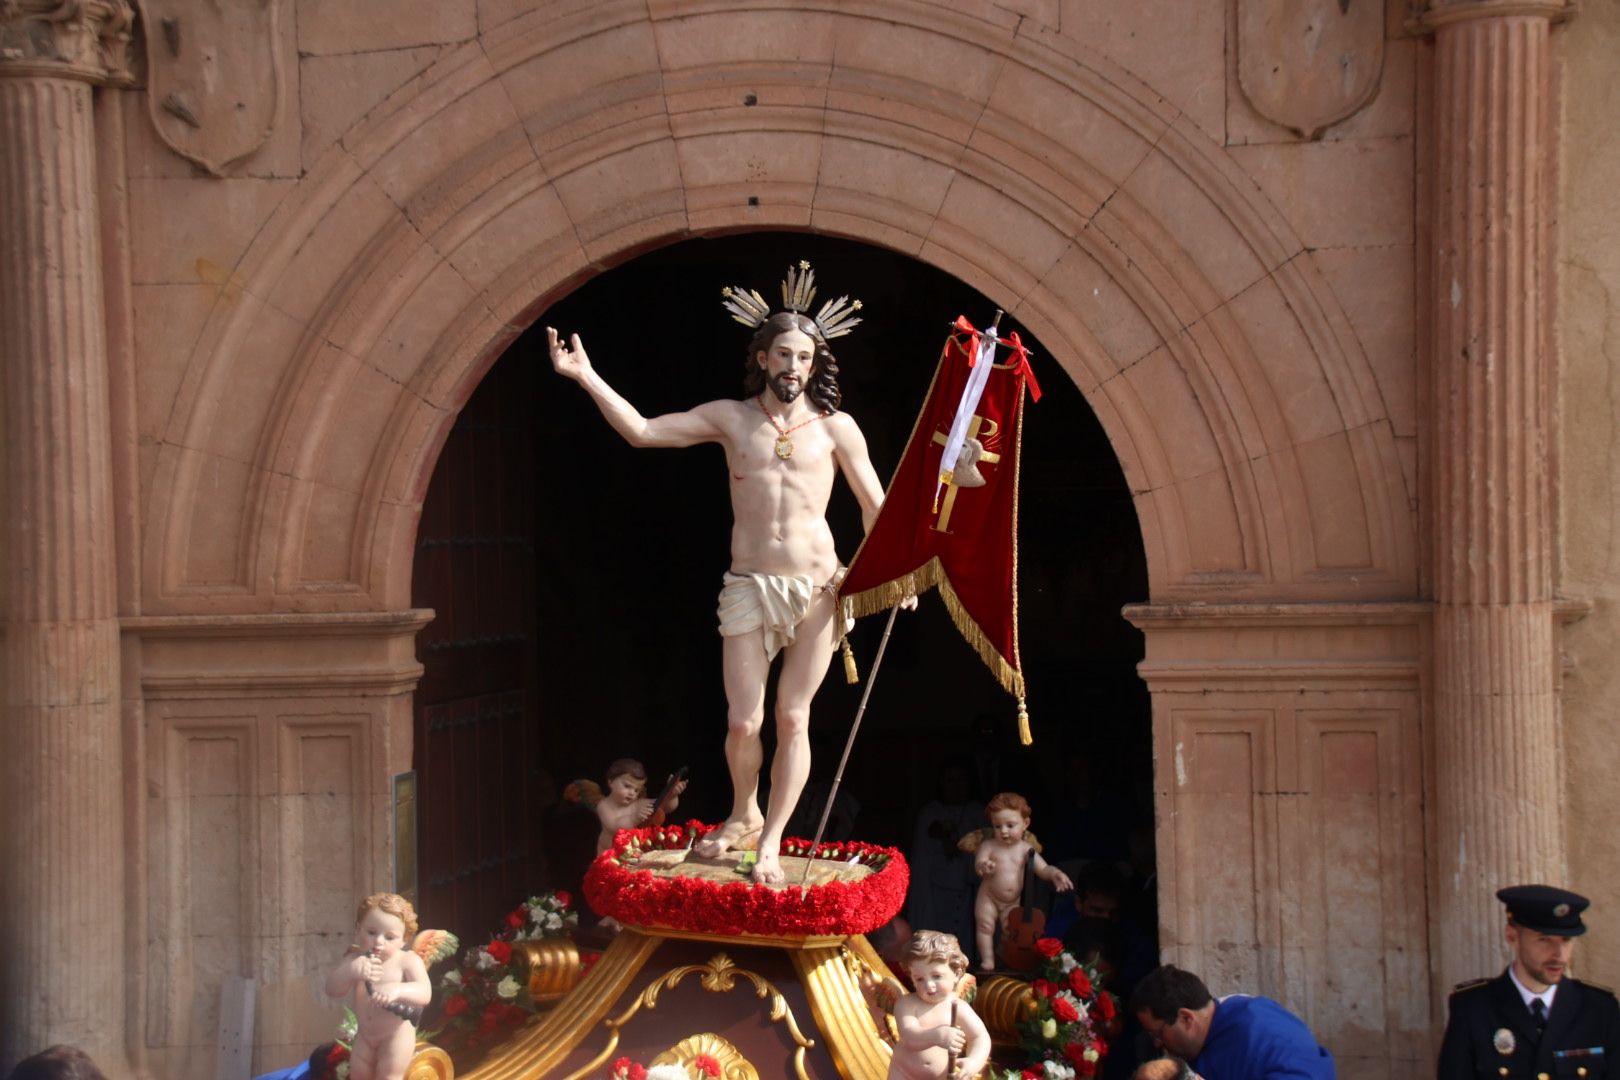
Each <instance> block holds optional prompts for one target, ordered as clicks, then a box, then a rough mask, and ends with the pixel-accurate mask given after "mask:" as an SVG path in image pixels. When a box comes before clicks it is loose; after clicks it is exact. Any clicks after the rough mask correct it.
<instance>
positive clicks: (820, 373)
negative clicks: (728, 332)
mask: <svg viewBox="0 0 1620 1080" xmlns="http://www.w3.org/2000/svg"><path fill="white" fill-rule="evenodd" d="M789 330H798V331H800V332H802V333H804V334H805V335H807V336H808V337H809V338H810V340H811V341H813V342H815V344H816V362H815V370H814V371H813V372H812V374H811V375H810V381H809V383H808V384H807V385H806V386H805V393H806V394H808V395H809V396H810V400H811V401H812V402H814V403H815V405H816V407H817V408H819V409H821V410H822V411H823V412H830V413H834V412H837V411H838V407H839V406H840V405H842V404H843V403H844V395H843V392H842V391H840V390H839V389H838V361H837V360H836V359H835V358H834V357H833V354H832V350H831V349H829V348H828V347H827V339H826V338H824V337H822V336H821V328H820V327H819V326H817V325H816V321H815V320H814V319H812V318H810V317H809V316H807V315H800V314H799V313H798V312H796V311H779V312H777V313H776V314H775V315H772V316H771V317H770V318H768V319H766V320H765V321H764V322H762V323H760V324H759V329H758V330H755V331H754V336H753V338H752V339H750V340H749V342H748V356H747V358H746V359H745V360H744V361H743V396H744V397H758V396H759V395H760V394H761V393H763V392H764V390H765V386H766V384H767V383H768V382H769V381H770V378H769V376H768V375H767V374H766V373H765V369H764V368H762V367H760V366H759V354H760V353H762V352H769V351H770V348H771V346H772V345H774V344H776V339H777V338H779V337H781V336H782V335H783V334H785V333H787V332H788V331H789Z"/></svg>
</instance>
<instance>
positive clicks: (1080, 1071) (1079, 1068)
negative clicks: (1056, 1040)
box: [1074, 1058, 1097, 1076]
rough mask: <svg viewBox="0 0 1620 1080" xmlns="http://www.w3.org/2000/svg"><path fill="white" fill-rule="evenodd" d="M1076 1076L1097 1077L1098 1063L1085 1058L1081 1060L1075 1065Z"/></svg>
mask: <svg viewBox="0 0 1620 1080" xmlns="http://www.w3.org/2000/svg"><path fill="white" fill-rule="evenodd" d="M1074 1075H1076V1076H1096V1075H1097V1063H1096V1062H1095V1061H1087V1060H1086V1059H1085V1058H1081V1059H1080V1060H1079V1061H1077V1062H1075V1063H1074Z"/></svg>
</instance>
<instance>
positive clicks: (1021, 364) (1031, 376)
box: [952, 315, 1041, 401]
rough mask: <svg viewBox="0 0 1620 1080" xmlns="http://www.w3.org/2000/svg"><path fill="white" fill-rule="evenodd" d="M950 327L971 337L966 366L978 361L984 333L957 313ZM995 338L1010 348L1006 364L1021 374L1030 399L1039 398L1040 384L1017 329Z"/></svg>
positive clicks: (1035, 399)
mask: <svg viewBox="0 0 1620 1080" xmlns="http://www.w3.org/2000/svg"><path fill="white" fill-rule="evenodd" d="M952 328H953V329H955V330H956V331H957V332H959V333H963V334H967V335H968V336H969V337H971V338H972V339H973V347H972V348H971V349H969V350H968V366H969V367H972V366H973V365H974V364H976V363H978V360H979V340H980V339H981V338H983V337H984V334H983V333H981V332H980V331H978V330H977V329H975V328H974V326H973V324H972V323H970V322H968V320H967V316H966V315H958V316H957V317H956V322H955V323H953V324H952ZM996 340H997V341H999V342H1000V343H1001V344H1003V345H1005V346H1007V348H1008V349H1009V350H1011V352H1012V355H1011V356H1010V357H1008V358H1007V366H1008V367H1010V368H1012V369H1013V370H1014V371H1015V372H1017V373H1018V374H1019V375H1021V376H1023V379H1024V385H1025V386H1027V387H1028V388H1029V398H1030V400H1031V401H1039V400H1041V384H1040V383H1038V382H1036V381H1035V369H1034V368H1032V367H1030V364H1029V349H1028V348H1026V347H1025V345H1024V343H1023V341H1021V340H1020V339H1019V337H1018V331H1016V330H1014V331H1012V332H1011V333H1010V334H1008V335H1007V336H1006V337H1004V338H1002V337H998V338H997V339H996Z"/></svg>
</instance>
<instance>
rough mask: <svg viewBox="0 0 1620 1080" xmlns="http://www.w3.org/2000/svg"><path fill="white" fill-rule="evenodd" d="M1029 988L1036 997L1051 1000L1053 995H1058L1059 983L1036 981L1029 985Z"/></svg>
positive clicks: (1046, 980) (1047, 980) (1045, 980)
mask: <svg viewBox="0 0 1620 1080" xmlns="http://www.w3.org/2000/svg"><path fill="white" fill-rule="evenodd" d="M1029 988H1030V989H1031V990H1032V991H1034V993H1035V996H1036V997H1038V998H1049V997H1051V996H1052V995H1053V994H1055V993H1057V989H1058V988H1057V983H1055V982H1052V981H1051V980H1049V979H1036V980H1035V981H1034V982H1032V983H1030V984H1029Z"/></svg>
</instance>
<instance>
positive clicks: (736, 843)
mask: <svg viewBox="0 0 1620 1080" xmlns="http://www.w3.org/2000/svg"><path fill="white" fill-rule="evenodd" d="M764 827H765V821H764V819H763V818H761V819H759V820H750V819H748V818H728V819H727V820H726V823H725V824H724V825H721V826H720V827H719V828H718V829H715V830H714V831H713V832H711V833H709V835H707V836H705V837H704V838H703V839H701V840H699V841H698V842H697V843H695V844H693V845H692V853H693V854H694V855H697V856H698V857H699V858H703V859H716V858H719V857H720V856H721V855H724V854H725V853H726V852H728V851H730V850H731V849H732V848H737V847H743V846H744V842H745V841H746V840H748V839H749V838H750V837H752V836H755V835H757V834H758V833H759V831H760V829H762V828H764Z"/></svg>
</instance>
